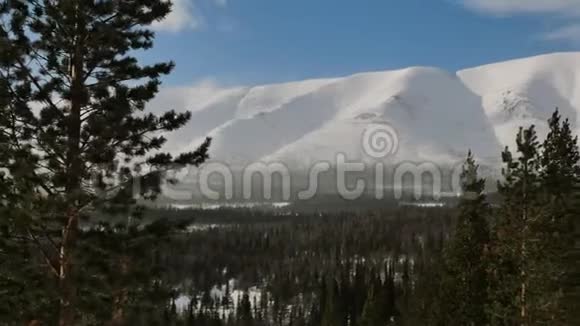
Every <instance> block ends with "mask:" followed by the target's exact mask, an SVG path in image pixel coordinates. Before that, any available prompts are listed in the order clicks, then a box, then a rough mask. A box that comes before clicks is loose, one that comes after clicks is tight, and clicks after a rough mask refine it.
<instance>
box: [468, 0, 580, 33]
mask: <svg viewBox="0 0 580 326" xmlns="http://www.w3.org/2000/svg"><path fill="white" fill-rule="evenodd" d="M460 1H461V2H462V3H463V5H465V6H466V7H467V8H469V9H472V10H474V11H477V12H481V13H484V14H492V15H500V16H512V15H520V14H536V15H542V14H543V15H548V16H550V17H552V18H558V19H564V20H562V21H566V19H570V18H572V19H578V18H580V0H460ZM540 38H541V39H543V40H545V41H559V42H571V43H573V44H580V24H577V23H568V24H566V23H564V24H563V25H562V26H560V27H559V28H557V29H555V30H553V31H549V32H546V33H544V34H542V35H541V36H540Z"/></svg>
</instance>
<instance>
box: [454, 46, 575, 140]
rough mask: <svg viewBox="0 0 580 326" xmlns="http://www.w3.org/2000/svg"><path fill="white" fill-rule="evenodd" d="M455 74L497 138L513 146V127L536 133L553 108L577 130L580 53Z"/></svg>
mask: <svg viewBox="0 0 580 326" xmlns="http://www.w3.org/2000/svg"><path fill="white" fill-rule="evenodd" d="M458 76H459V78H461V79H462V80H463V82H464V83H465V84H466V85H467V87H469V88H470V89H471V90H472V91H473V92H474V93H476V94H478V95H479V96H480V97H481V99H482V106H483V108H484V110H485V112H486V115H487V116H488V118H489V121H490V122H491V124H493V125H494V127H495V130H496V136H497V138H498V140H499V141H500V142H501V143H502V144H504V145H509V146H514V143H513V142H514V140H513V138H514V130H517V128H518V127H519V126H522V125H523V126H527V125H530V124H534V125H536V126H537V127H538V131H539V133H540V135H542V136H543V134H545V132H546V129H547V128H546V120H547V119H548V118H549V116H550V115H551V114H552V112H553V110H554V108H556V107H558V108H559V109H560V111H561V113H562V115H563V116H565V117H568V118H569V119H570V121H571V122H572V124H573V126H574V127H575V128H577V127H576V126H578V119H579V118H580V115H579V114H578V113H579V112H580V54H579V53H557V54H551V55H544V56H538V57H532V58H526V59H520V60H513V61H507V62H502V63H496V64H491V65H486V66H482V67H477V68H473V69H467V70H463V71H460V72H459V73H458Z"/></svg>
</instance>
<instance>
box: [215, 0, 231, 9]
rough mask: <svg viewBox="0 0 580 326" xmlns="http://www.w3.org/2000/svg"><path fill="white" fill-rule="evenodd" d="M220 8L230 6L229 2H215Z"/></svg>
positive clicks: (217, 0)
mask: <svg viewBox="0 0 580 326" xmlns="http://www.w3.org/2000/svg"><path fill="white" fill-rule="evenodd" d="M214 1H215V4H216V5H218V6H219V7H222V8H225V7H227V6H228V0H214Z"/></svg>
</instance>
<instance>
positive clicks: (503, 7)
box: [462, 0, 580, 15]
mask: <svg viewBox="0 0 580 326" xmlns="http://www.w3.org/2000/svg"><path fill="white" fill-rule="evenodd" d="M462 1H463V3H464V4H465V6H467V7H468V8H471V9H474V10H477V11H481V12H486V13H492V14H500V15H513V14H522V13H538V14H542V13H548V14H562V15H580V1H579V0H462Z"/></svg>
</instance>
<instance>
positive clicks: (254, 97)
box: [157, 52, 580, 167]
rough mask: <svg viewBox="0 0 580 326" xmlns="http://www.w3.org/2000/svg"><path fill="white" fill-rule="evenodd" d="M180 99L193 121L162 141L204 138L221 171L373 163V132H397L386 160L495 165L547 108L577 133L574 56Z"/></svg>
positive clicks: (178, 146) (578, 55)
mask: <svg viewBox="0 0 580 326" xmlns="http://www.w3.org/2000/svg"><path fill="white" fill-rule="evenodd" d="M204 87H205V88H204ZM171 96H172V97H176V94H173V95H171ZM179 96H184V97H185V98H186V99H185V102H186V103H185V104H186V105H189V107H188V109H189V110H191V111H192V112H193V116H192V122H191V123H190V124H189V125H188V126H186V127H185V128H184V130H183V131H180V132H178V133H177V134H176V136H174V137H169V141H170V144H171V147H172V149H174V150H176V151H178V150H187V149H191V148H195V147H196V145H197V144H198V143H199V142H200V140H201V139H202V138H203V137H205V136H206V135H209V136H212V137H213V138H214V145H213V146H212V149H211V152H210V154H211V156H212V158H213V159H214V160H217V161H220V162H227V163H228V164H240V165H241V166H243V165H244V164H248V163H251V162H260V161H264V162H283V163H285V164H288V165H291V166H294V167H306V166H309V165H312V164H314V163H315V162H319V161H332V160H333V159H334V158H335V157H336V155H337V154H338V153H342V154H344V155H345V156H346V157H348V158H349V159H350V160H355V161H361V160H362V161H368V160H369V159H372V160H374V159H375V158H369V157H368V155H367V154H368V153H365V152H364V151H363V150H362V149H364V148H363V147H364V146H363V141H364V139H362V135H363V134H364V132H365V130H366V129H368V128H370V127H372V126H377V125H381V124H388V125H390V126H391V127H392V128H393V129H394V130H395V131H396V138H397V139H396V141H397V142H398V151H397V153H392V154H393V155H389V156H388V157H385V158H384V160H385V161H389V162H391V163H397V162H403V161H415V162H418V161H433V162H437V163H439V162H441V163H449V162H455V161H458V160H461V159H462V158H463V157H464V156H465V153H466V152H467V150H468V149H472V150H473V151H474V152H475V153H476V155H477V156H478V157H480V158H481V159H482V160H484V161H489V162H490V163H491V164H496V163H497V162H496V160H497V159H498V158H499V153H500V151H501V149H502V148H503V147H504V146H511V147H513V138H514V135H515V133H516V132H517V128H518V127H519V126H527V125H529V124H536V125H538V130H539V132H540V134H541V135H542V134H543V133H545V130H546V128H545V125H546V124H545V122H546V120H547V118H548V117H549V116H550V115H551V113H552V112H553V110H554V108H555V107H559V108H560V110H561V111H562V114H563V115H564V116H566V117H569V118H570V120H571V122H572V126H573V127H574V130H575V131H576V132H578V128H577V126H578V125H579V124H578V119H579V117H580V114H579V113H580V52H568V53H554V54H547V55H540V56H534V57H529V58H523V59H514V60H509V61H505V62H499V63H492V64H487V65H483V66H479V67H474V68H468V69H463V70H460V71H457V72H448V71H446V70H443V69H440V68H436V67H409V68H403V69H398V70H390V71H374V72H364V73H357V74H354V75H350V76H346V77H339V78H322V79H310V80H305V81H295V82H286V83H279V84H272V85H260V86H253V87H232V88H220V87H217V86H211V85H210V86H207V85H206V86H201V88H200V87H197V88H195V87H194V88H191V89H184V90H182V91H181V93H180V94H179ZM161 98H163V95H162V96H161ZM165 98H167V96H166V97H165ZM157 103H159V102H157Z"/></svg>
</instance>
